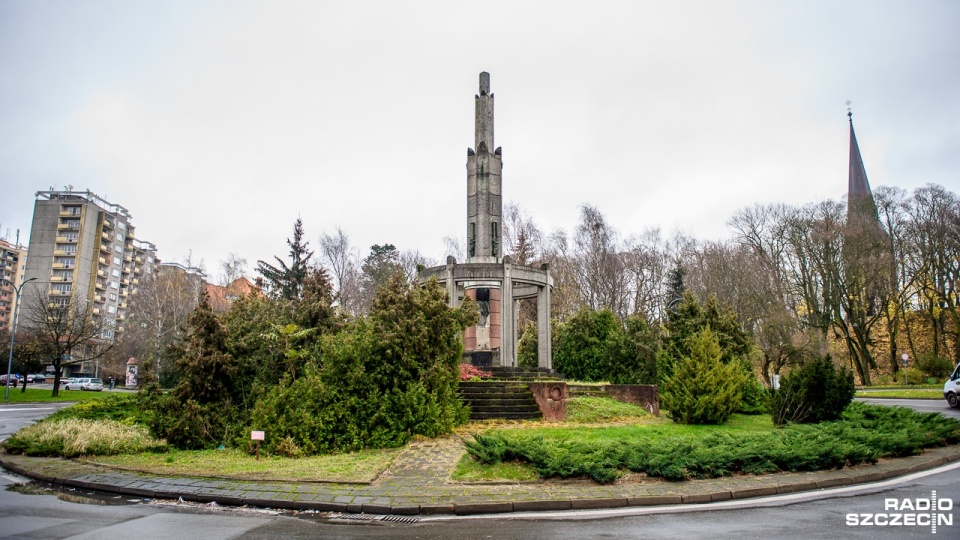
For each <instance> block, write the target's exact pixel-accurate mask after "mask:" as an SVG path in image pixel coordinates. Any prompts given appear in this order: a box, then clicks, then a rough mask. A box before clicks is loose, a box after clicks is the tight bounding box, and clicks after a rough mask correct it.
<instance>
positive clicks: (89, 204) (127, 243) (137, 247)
mask: <svg viewBox="0 0 960 540" xmlns="http://www.w3.org/2000/svg"><path fill="white" fill-rule="evenodd" d="M29 246H30V257H29V258H28V259H27V264H26V272H25V279H30V278H37V281H36V282H34V283H31V284H28V285H27V286H26V287H24V292H23V296H24V298H25V299H26V297H27V294H28V293H29V294H34V295H35V294H40V295H41V296H43V297H45V298H46V299H47V300H48V302H49V303H54V304H60V305H67V304H68V303H69V302H70V299H71V297H73V298H74V301H75V302H78V301H79V302H83V301H85V302H87V304H88V305H89V306H90V309H91V310H92V313H93V315H94V317H100V318H102V319H101V320H102V321H103V322H104V323H105V324H104V327H103V328H104V329H103V332H102V334H101V337H102V338H103V339H107V340H110V339H114V338H115V337H117V336H118V335H119V334H121V333H122V332H123V330H124V325H125V324H127V318H128V312H129V311H128V308H129V302H130V299H131V296H132V295H133V294H135V291H136V289H137V286H138V285H139V283H140V281H141V279H142V278H143V275H144V273H147V272H152V271H153V268H154V266H155V265H156V262H157V261H156V247H155V246H154V245H153V244H151V243H150V242H144V241H140V240H137V238H136V234H135V228H134V226H133V223H132V216H131V215H130V213H129V212H128V211H127V209H126V208H124V207H122V206H120V205H118V204H114V203H111V202H109V201H107V200H105V199H103V198H102V197H100V196H98V195H96V194H94V193H91V192H90V191H54V190H51V191H40V192H37V195H36V201H35V204H34V211H33V224H32V228H31V231H30V244H29ZM33 304H36V302H33ZM20 309H21V310H23V311H22V312H23V318H26V316H27V315H28V313H27V312H28V310H30V309H32V306H31V302H28V301H26V300H25V301H24V302H23V303H21V306H20Z"/></svg>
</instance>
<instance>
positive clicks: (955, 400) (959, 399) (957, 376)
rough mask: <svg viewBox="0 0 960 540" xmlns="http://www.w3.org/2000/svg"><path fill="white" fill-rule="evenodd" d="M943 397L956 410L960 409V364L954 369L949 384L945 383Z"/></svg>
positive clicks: (948, 380)
mask: <svg viewBox="0 0 960 540" xmlns="http://www.w3.org/2000/svg"><path fill="white" fill-rule="evenodd" d="M943 397H944V399H946V400H947V404H948V405H950V406H951V407H953V408H954V409H957V408H960V364H957V367H956V368H954V370H953V373H951V374H950V378H949V379H947V382H945V383H943Z"/></svg>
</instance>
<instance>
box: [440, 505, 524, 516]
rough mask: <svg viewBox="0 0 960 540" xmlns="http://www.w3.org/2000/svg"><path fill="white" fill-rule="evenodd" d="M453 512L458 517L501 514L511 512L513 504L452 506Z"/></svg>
mask: <svg viewBox="0 0 960 540" xmlns="http://www.w3.org/2000/svg"><path fill="white" fill-rule="evenodd" d="M453 511H454V513H455V514H457V515H458V516H465V515H467V514H502V513H504V512H513V503H512V502H504V503H467V504H455V505H453Z"/></svg>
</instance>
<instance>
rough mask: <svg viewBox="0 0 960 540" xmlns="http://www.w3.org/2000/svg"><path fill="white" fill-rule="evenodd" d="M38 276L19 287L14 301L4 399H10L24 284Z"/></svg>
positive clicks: (25, 282)
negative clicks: (18, 315)
mask: <svg viewBox="0 0 960 540" xmlns="http://www.w3.org/2000/svg"><path fill="white" fill-rule="evenodd" d="M36 280H37V278H35V277H32V278H30V279H28V280H26V281H24V282H23V283H21V284H20V286H19V287H17V297H16V301H15V302H14V303H13V324H11V325H10V358H9V359H8V360H7V380H6V381H4V382H6V386H5V387H4V389H3V400H4V401H10V372H11V371H12V370H13V343H14V340H15V339H16V337H17V311H19V310H20V292H21V291H23V286H24V285H26V284H27V283H30V282H31V281H36Z"/></svg>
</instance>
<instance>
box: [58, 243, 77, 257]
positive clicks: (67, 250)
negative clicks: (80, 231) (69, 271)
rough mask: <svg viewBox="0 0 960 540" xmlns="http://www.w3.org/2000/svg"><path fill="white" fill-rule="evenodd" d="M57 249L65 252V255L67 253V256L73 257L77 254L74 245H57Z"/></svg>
mask: <svg viewBox="0 0 960 540" xmlns="http://www.w3.org/2000/svg"><path fill="white" fill-rule="evenodd" d="M57 249H59V250H61V251H63V252H65V253H69V254H73V255H75V254H76V253H77V245H76V244H57Z"/></svg>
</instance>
